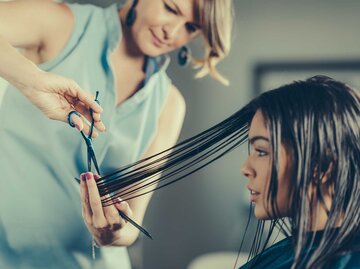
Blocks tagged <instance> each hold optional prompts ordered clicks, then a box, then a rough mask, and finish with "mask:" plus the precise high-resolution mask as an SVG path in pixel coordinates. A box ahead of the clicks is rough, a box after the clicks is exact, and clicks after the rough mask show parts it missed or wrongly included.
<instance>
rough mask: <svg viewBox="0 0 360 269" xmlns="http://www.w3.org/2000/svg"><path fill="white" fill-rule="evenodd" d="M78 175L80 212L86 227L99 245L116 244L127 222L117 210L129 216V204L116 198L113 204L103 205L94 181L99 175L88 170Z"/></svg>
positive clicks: (130, 211)
mask: <svg viewBox="0 0 360 269" xmlns="http://www.w3.org/2000/svg"><path fill="white" fill-rule="evenodd" d="M80 177H81V183H80V194H81V203H82V214H83V218H84V221H85V224H86V227H87V228H88V230H89V232H90V233H91V234H92V235H93V237H94V239H95V240H96V242H97V243H98V244H99V245H103V246H105V245H116V241H117V240H118V239H119V238H120V237H121V236H122V230H123V228H124V227H125V226H126V223H127V220H125V219H123V218H121V217H120V215H119V211H120V212H122V213H124V214H125V215H126V216H128V217H131V216H132V215H133V213H132V210H131V208H130V207H129V204H128V203H127V202H125V201H121V200H119V199H116V201H115V202H114V204H113V205H111V206H106V207H103V205H102V203H101V198H100V195H99V191H98V189H97V186H96V182H95V180H96V179H98V178H100V177H99V176H98V175H93V174H92V173H90V172H88V173H84V174H82V175H81V176H80Z"/></svg>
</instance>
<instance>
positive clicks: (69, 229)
mask: <svg viewBox="0 0 360 269" xmlns="http://www.w3.org/2000/svg"><path fill="white" fill-rule="evenodd" d="M232 12H233V11H232V1H231V0H224V1H212V0H139V1H137V0H134V1H133V0H128V1H126V3H125V4H124V5H122V6H120V5H116V4H114V5H111V6H109V7H107V8H100V7H96V6H93V5H80V4H64V3H55V2H53V1H45V0H26V1H25V0H23V1H10V2H1V3H0V76H1V77H3V78H5V79H6V80H7V81H8V82H9V83H10V86H9V87H8V88H7V90H6V92H5V96H4V99H3V102H2V105H1V107H0V110H1V111H0V152H1V154H0V170H1V171H2V175H1V179H0V181H1V191H0V207H1V209H0V210H1V211H0V212H1V217H0V250H1V251H0V268H102V269H106V268H123V269H126V268H130V262H129V258H128V254H127V250H126V248H125V247H126V246H129V245H131V244H132V243H133V242H134V241H135V240H136V238H137V237H138V233H139V231H138V230H137V229H135V228H134V227H133V226H132V225H130V224H129V223H127V222H125V221H124V220H123V219H121V218H120V217H119V214H118V210H120V211H122V212H123V213H125V214H127V215H129V217H131V218H132V219H133V220H135V221H136V222H137V223H139V224H141V223H142V220H143V217H144V214H145V210H146V207H147V205H148V202H149V200H150V195H149V196H144V197H141V198H139V199H134V200H131V201H129V202H128V203H127V202H122V203H118V204H116V205H115V206H109V207H106V208H103V207H102V206H101V204H100V203H99V201H94V199H92V198H93V197H94V195H93V193H92V191H95V189H91V185H89V186H90V187H89V188H88V187H87V185H86V184H84V185H85V187H84V186H83V187H82V188H81V192H82V196H81V197H82V201H81V202H80V201H79V200H80V198H79V196H80V195H79V185H78V183H77V182H76V181H75V180H74V179H73V178H74V176H77V175H79V174H81V173H82V172H84V171H86V170H87V166H86V163H87V161H86V146H85V144H84V142H83V139H82V137H81V136H80V134H78V133H76V132H74V130H76V129H78V130H84V131H85V132H88V130H89V128H88V127H89V126H88V124H86V121H85V119H90V117H89V116H90V115H89V110H90V109H92V110H94V112H95V113H94V119H95V127H96V129H97V131H100V132H102V131H105V129H106V131H105V132H104V133H102V134H101V135H100V136H99V137H98V138H97V139H96V140H95V142H94V147H95V148H94V149H95V152H96V153H97V159H98V162H99V165H100V168H101V169H100V170H101V171H102V172H103V173H104V174H106V173H108V172H110V171H112V170H114V169H115V168H118V167H121V166H122V165H125V164H128V163H132V162H134V161H136V160H138V159H140V158H144V157H146V156H149V155H153V154H155V153H156V152H159V151H161V150H163V149H165V148H168V147H171V146H172V145H174V143H175V142H176V140H177V138H178V135H179V132H180V129H181V126H182V123H183V119H184V115H185V103H184V99H183V97H182V95H181V94H180V92H179V90H178V89H177V88H176V87H175V86H174V85H173V84H172V82H171V80H170V79H169V77H168V76H167V73H166V68H167V66H168V64H169V58H168V56H167V54H168V53H169V52H171V51H174V50H178V56H179V57H178V61H179V64H180V65H185V64H186V63H187V62H189V61H190V62H192V63H194V64H196V65H197V66H198V67H199V68H200V69H199V72H198V73H197V75H196V76H197V77H202V76H205V75H207V74H210V75H211V76H212V77H213V78H215V79H216V80H217V81H219V82H221V83H224V84H226V83H227V81H226V79H225V78H224V77H222V75H220V74H219V73H218V72H217V70H216V64H217V63H218V62H220V61H221V60H222V59H223V58H224V57H226V56H227V54H228V52H229V49H230V33H231V26H232V17H233V16H232ZM197 37H199V38H201V39H202V40H203V49H204V57H203V59H198V60H195V59H193V58H192V57H191V55H190V54H189V49H188V48H187V47H186V46H185V45H186V44H187V43H189V42H190V41H191V40H193V39H195V38H197ZM96 91H99V101H100V105H101V108H100V107H99V106H98V105H97V104H96V103H95V102H94V96H95V92H96ZM70 111H77V112H78V114H76V113H72V114H71V115H72V116H71V117H70V118H68V115H69V112H70ZM44 114H45V115H46V117H44ZM100 114H101V116H100ZM48 118H50V119H55V120H60V121H64V122H70V123H73V125H74V126H75V127H76V128H75V129H72V128H70V127H69V126H66V125H64V124H59V123H58V122H57V121H51V120H49V119H48ZM94 136H97V133H96V132H95V133H94ZM85 178H86V176H85ZM86 182H87V183H88V184H94V178H93V177H92V175H91V174H88V178H87V181H86ZM89 201H92V203H91V204H90V202H89ZM93 240H94V242H95V243H96V244H97V245H98V246H100V248H97V249H96V252H97V255H96V259H95V260H93V259H92V257H91V256H92V255H91V245H92V241H93ZM103 246H116V247H103Z"/></svg>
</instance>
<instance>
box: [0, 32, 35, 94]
mask: <svg viewBox="0 0 360 269" xmlns="http://www.w3.org/2000/svg"><path fill="white" fill-rule="evenodd" d="M40 72H41V70H40V69H39V68H38V67H37V66H36V65H35V64H34V63H33V62H31V61H30V60H28V59H27V58H25V57H24V56H23V55H22V54H21V53H19V52H18V51H17V50H16V49H15V48H14V47H13V46H11V45H10V44H9V43H8V42H7V41H6V40H5V39H4V38H3V37H2V36H0V76H1V77H2V78H4V79H5V80H7V81H8V82H9V83H10V84H12V85H14V86H15V87H16V88H18V89H19V90H20V91H22V92H23V93H24V94H25V92H26V91H27V90H28V89H31V88H32V87H33V85H35V84H36V78H37V76H38V75H39V73H40Z"/></svg>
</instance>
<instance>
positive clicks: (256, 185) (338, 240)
mask: <svg viewBox="0 0 360 269" xmlns="http://www.w3.org/2000/svg"><path fill="white" fill-rule="evenodd" d="M249 107H251V109H252V111H253V112H254V115H253V116H252V118H251V122H250V129H249V133H248V135H249V136H248V139H249V145H250V153H249V156H248V158H247V160H246V161H245V163H244V164H243V166H242V173H243V174H244V175H245V177H246V178H247V179H248V185H247V187H248V189H249V191H250V200H251V201H252V202H253V205H254V214H255V216H256V218H257V219H259V220H261V221H263V220H272V224H273V225H278V226H279V227H280V228H283V230H285V231H286V224H285V222H284V218H288V219H289V223H290V227H289V232H288V234H287V237H286V238H285V239H284V240H282V241H280V242H278V243H276V244H274V245H272V246H271V247H269V248H267V249H265V250H263V249H261V247H260V246H261V245H257V243H258V241H257V240H254V244H253V248H252V251H251V256H252V258H253V259H252V260H251V261H249V262H248V263H247V264H246V265H244V266H242V267H241V268H242V269H247V268H272V269H276V268H326V269H327V268H334V269H335V268H336V269H345V268H348V269H350V268H352V269H353V268H360V252H359V251H360V234H359V232H360V229H359V228H360V142H359V141H360V95H359V93H358V92H355V91H354V90H353V89H351V88H350V87H349V86H347V85H345V84H343V83H341V82H338V81H335V80H333V79H330V78H328V77H324V76H316V77H313V78H310V79H308V80H306V81H298V82H295V83H293V84H290V85H285V86H283V87H280V88H278V89H276V90H273V91H269V92H266V93H264V94H262V95H261V96H260V97H258V98H257V99H255V100H254V101H252V102H251V103H250V104H249ZM259 227H261V226H259ZM271 232H272V229H271ZM257 233H262V230H261V229H258V230H257ZM257 236H259V234H257ZM255 254H257V256H255ZM254 256H255V257H254Z"/></svg>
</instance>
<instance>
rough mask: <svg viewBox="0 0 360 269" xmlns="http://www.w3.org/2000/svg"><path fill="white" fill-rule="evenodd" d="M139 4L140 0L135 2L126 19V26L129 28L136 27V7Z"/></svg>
mask: <svg viewBox="0 0 360 269" xmlns="http://www.w3.org/2000/svg"><path fill="white" fill-rule="evenodd" d="M137 4H138V0H134V1H133V3H132V4H131V7H130V9H129V11H128V13H127V15H126V19H125V25H126V26H127V27H131V26H133V25H134V23H135V20H136V11H135V7H136V5H137Z"/></svg>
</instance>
